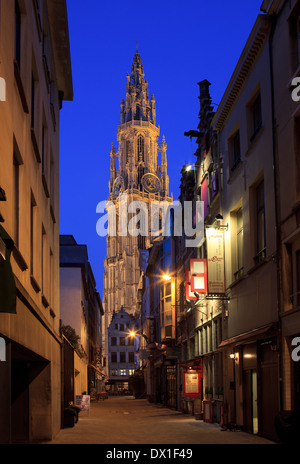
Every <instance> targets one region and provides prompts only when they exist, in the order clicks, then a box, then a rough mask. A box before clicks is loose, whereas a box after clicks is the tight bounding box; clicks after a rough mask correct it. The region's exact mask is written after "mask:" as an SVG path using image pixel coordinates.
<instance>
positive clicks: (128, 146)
mask: <svg viewBox="0 0 300 464" xmlns="http://www.w3.org/2000/svg"><path fill="white" fill-rule="evenodd" d="M129 151H130V141H129V140H127V141H126V163H128V156H129Z"/></svg>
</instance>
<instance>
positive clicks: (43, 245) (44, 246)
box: [41, 225, 48, 295]
mask: <svg viewBox="0 0 300 464" xmlns="http://www.w3.org/2000/svg"><path fill="white" fill-rule="evenodd" d="M41 249H42V292H43V295H45V294H47V293H48V247H47V235H46V231H45V228H44V226H43V225H42V243H41Z"/></svg>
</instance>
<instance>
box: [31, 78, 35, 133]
mask: <svg viewBox="0 0 300 464" xmlns="http://www.w3.org/2000/svg"><path fill="white" fill-rule="evenodd" d="M34 111H35V79H34V76H33V75H32V76H31V129H33V128H34Z"/></svg>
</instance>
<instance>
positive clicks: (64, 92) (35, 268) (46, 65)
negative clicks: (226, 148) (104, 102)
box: [0, 0, 73, 443]
mask: <svg viewBox="0 0 300 464" xmlns="http://www.w3.org/2000/svg"><path fill="white" fill-rule="evenodd" d="M58 17H59V18H60V21H57V18H58ZM0 22H1V27H0V75H1V78H2V79H4V81H5V99H4V101H1V102H0V105H1V109H0V134H1V135H0V140H1V141H0V164H1V170H0V187H1V200H3V201H1V207H0V216H1V222H2V225H1V229H0V231H1V232H0V234H1V241H0V243H1V250H2V252H3V253H1V256H2V259H1V263H0V272H1V277H0V280H1V285H0V286H1V290H0V291H1V294H0V302H1V303H0V305H1V306H0V337H1V339H2V340H5V344H6V361H5V362H1V363H0V379H1V380H0V392H1V418H0V441H1V442H2V443H11V442H18V441H22V442H29V441H34V440H51V439H52V438H53V436H55V434H56V433H57V432H58V431H59V429H60V425H61V337H60V331H59V320H60V310H59V196H58V192H59V120H60V109H61V107H62V102H63V100H72V98H73V86H72V75H71V60H70V49H69V34H68V19H67V10H66V2H65V1H64V0H59V1H57V2H51V1H34V2H32V1H28V0H22V1H18V0H16V1H10V2H7V1H6V2H1V4H0ZM3 258H5V259H3ZM3 282H7V284H8V285H2V284H3Z"/></svg>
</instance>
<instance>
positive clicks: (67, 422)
mask: <svg viewBox="0 0 300 464" xmlns="http://www.w3.org/2000/svg"><path fill="white" fill-rule="evenodd" d="M75 417H76V412H75V411H74V409H73V408H71V407H70V406H67V407H66V408H65V409H64V427H74V425H75Z"/></svg>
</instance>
